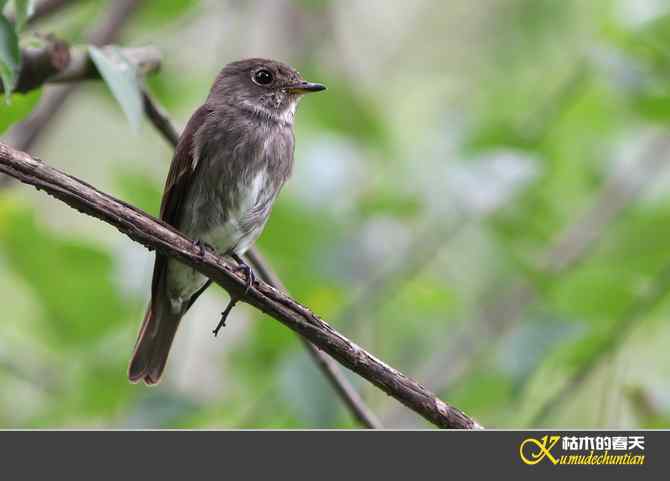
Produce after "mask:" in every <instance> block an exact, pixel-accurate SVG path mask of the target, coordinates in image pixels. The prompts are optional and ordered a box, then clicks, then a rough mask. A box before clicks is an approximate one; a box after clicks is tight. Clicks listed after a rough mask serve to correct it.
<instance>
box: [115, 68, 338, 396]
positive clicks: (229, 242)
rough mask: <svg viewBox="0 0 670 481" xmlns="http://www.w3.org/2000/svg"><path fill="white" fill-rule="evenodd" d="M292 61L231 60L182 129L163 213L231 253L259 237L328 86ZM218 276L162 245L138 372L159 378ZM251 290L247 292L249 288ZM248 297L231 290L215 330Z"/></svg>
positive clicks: (200, 241) (135, 365)
mask: <svg viewBox="0 0 670 481" xmlns="http://www.w3.org/2000/svg"><path fill="white" fill-rule="evenodd" d="M325 88H326V87H325V86H324V85H322V84H319V83H313V82H308V81H306V80H305V79H304V78H303V76H302V75H301V74H300V73H299V72H298V71H296V70H295V69H293V68H292V67H290V66H289V65H287V64H286V63H283V62H280V61H276V60H270V59H263V58H249V59H245V60H240V61H236V62H232V63H229V64H227V65H226V66H225V67H224V68H223V69H222V70H221V71H220V73H219V74H218V75H217V77H216V79H215V81H214V83H213V85H212V88H211V90H210V92H209V95H208V96H207V99H206V100H205V102H204V104H203V105H202V106H200V107H199V108H198V109H197V110H196V111H195V112H194V114H193V115H192V116H191V118H190V120H189V121H188V123H187V125H186V127H185V129H184V131H183V133H182V134H181V136H180V138H179V142H178V144H177V147H176V150H175V154H174V157H173V159H172V164H171V166H170V171H169V173H168V176H167V180H166V182H165V188H164V192H163V197H162V200H161V206H160V218H161V219H162V220H163V221H165V222H166V223H168V224H170V225H171V226H173V227H175V228H176V229H178V230H179V231H181V232H182V233H183V234H184V235H186V236H187V237H189V238H190V239H193V240H194V242H195V244H196V245H197V246H198V247H199V249H201V252H202V253H203V254H204V249H205V248H211V249H213V250H214V251H215V252H216V253H218V254H220V255H224V256H228V257H231V258H232V259H234V260H235V261H236V262H237V265H238V268H239V269H240V270H241V271H243V272H244V274H245V279H246V287H247V289H248V288H249V287H250V285H251V283H253V279H254V275H253V271H252V270H251V268H250V267H249V266H248V265H247V264H246V263H245V262H244V261H243V259H242V256H243V255H244V253H245V252H246V251H247V250H248V249H249V248H250V247H251V246H252V245H253V244H254V242H255V241H256V239H257V238H258V237H259V235H260V234H261V232H262V231H263V228H264V226H265V224H266V222H267V220H268V217H269V215H270V212H271V210H272V206H273V203H274V202H275V200H276V199H277V196H278V195H279V192H280V191H281V189H282V186H283V185H284V183H285V182H286V180H287V179H288V178H289V176H290V175H291V171H292V169H293V155H294V145H295V136H294V132H293V120H294V116H295V113H296V108H297V106H298V103H299V102H300V100H301V99H302V98H303V97H304V95H305V94H307V93H310V92H319V91H321V90H325ZM210 284H211V280H209V279H208V278H207V277H206V276H204V275H202V274H200V273H199V272H197V271H196V270H194V269H192V268H191V267H189V266H187V265H185V264H182V263H181V262H179V261H178V260H175V259H174V258H170V257H167V256H166V255H164V254H161V253H158V252H157V253H156V257H155V262H154V269H153V277H152V282H151V300H150V301H149V305H148V307H147V310H146V314H145V316H144V320H143V322H142V324H141V327H140V330H139V334H138V337H137V342H136V343H135V348H134V351H133V354H132V358H131V360H130V363H129V367H128V379H129V380H130V381H131V382H133V383H137V382H141V381H143V382H144V383H145V384H147V385H154V384H157V383H158V382H159V381H160V379H161V376H162V374H163V371H164V369H165V366H166V363H167V359H168V354H169V352H170V347H171V345H172V342H173V340H174V337H175V334H176V332H177V328H178V327H179V324H180V322H181V319H182V317H183V316H184V314H185V313H186V312H187V311H188V309H189V308H190V307H191V306H192V305H193V304H194V303H195V301H196V300H197V299H198V297H199V296H200V295H201V294H202V293H203V292H204V291H205V290H206V289H207V287H208V286H209V285H210ZM242 295H244V294H242ZM238 300H239V298H235V297H233V296H231V299H230V301H229V303H228V305H227V307H226V309H225V310H224V312H223V313H222V316H221V322H219V325H217V327H216V329H214V331H213V332H214V335H215V336H216V335H217V334H218V331H219V329H220V328H221V327H222V326H223V325H224V323H225V319H226V317H227V315H228V313H229V312H230V310H231V309H232V307H233V306H234V305H235V303H236V302H237V301H238Z"/></svg>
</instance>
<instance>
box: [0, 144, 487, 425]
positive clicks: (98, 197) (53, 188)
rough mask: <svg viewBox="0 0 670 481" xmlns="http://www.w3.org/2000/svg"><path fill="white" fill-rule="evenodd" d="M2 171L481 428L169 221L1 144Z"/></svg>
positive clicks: (393, 391)
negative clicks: (247, 278) (249, 278)
mask: <svg viewBox="0 0 670 481" xmlns="http://www.w3.org/2000/svg"><path fill="white" fill-rule="evenodd" d="M0 171H1V172H3V173H5V174H7V175H10V176H12V177H14V178H16V179H18V180H20V181H21V182H24V183H26V184H29V185H33V186H35V187H36V188H37V189H38V190H44V191H45V192H47V193H48V194H50V195H52V196H54V197H55V198H57V199H59V200H61V201H63V202H65V203H66V204H68V205H69V206H71V207H73V208H74V209H76V210H79V211H80V212H82V213H85V214H88V215H91V216H93V217H96V218H98V219H100V220H102V221H104V222H106V223H108V224H110V225H113V226H114V227H116V228H117V229H118V230H119V231H121V232H123V233H124V234H126V235H127V236H128V237H130V238H131V239H133V240H134V241H136V242H138V243H141V244H143V245H144V246H146V247H147V248H149V249H151V250H158V251H160V252H161V253H163V254H165V255H169V256H172V257H175V258H176V259H178V260H180V261H181V262H183V263H184V264H186V265H189V266H191V267H193V268H194V269H196V270H197V271H198V272H200V273H202V274H204V275H206V276H207V277H209V278H210V279H212V280H213V281H214V282H216V283H217V284H219V285H220V286H221V287H223V288H224V289H226V290H227V291H228V292H229V293H231V294H233V295H238V296H239V295H243V301H244V302H246V303H247V304H250V305H252V306H254V307H255V308H257V309H259V310H260V311H262V312H264V313H265V314H267V315H268V316H270V317H272V318H273V319H275V320H277V321H279V322H281V323H282V324H284V325H285V326H287V327H288V328H290V329H292V330H293V331H295V332H297V333H298V334H300V335H301V336H303V337H305V338H306V339H308V340H309V341H310V342H312V343H313V344H314V345H316V346H317V347H319V348H320V349H322V350H324V351H325V352H327V353H328V354H330V355H331V356H333V358H335V359H336V360H337V361H339V362H340V363H341V364H343V365H344V366H346V367H348V368H349V369H351V370H352V371H354V372H356V373H357V374H359V375H360V376H362V377H363V378H365V379H367V380H368V381H369V382H371V383H372V384H374V385H375V386H377V387H378V388H380V389H381V390H383V391H384V392H386V393H387V394H389V395H390V396H392V397H394V398H395V399H397V400H398V401H400V402H401V403H403V404H404V405H405V406H407V407H408V408H410V409H411V410H413V411H415V412H416V413H418V414H420V415H421V416H423V417H424V418H425V419H426V420H428V421H430V422H431V423H433V424H435V425H436V426H438V427H441V428H454V429H479V428H481V426H480V425H479V424H478V423H477V422H476V421H475V420H474V419H472V418H470V417H469V416H467V415H466V414H465V413H463V412H462V411H461V410H459V409H457V408H455V407H454V406H451V405H449V404H447V403H445V402H444V401H442V400H440V399H439V398H437V397H436V396H435V394H433V393H432V392H430V391H428V390H427V389H426V388H425V387H423V386H422V385H420V384H419V383H417V382H416V381H414V380H413V379H410V378H408V377H407V376H405V375H404V374H402V373H401V372H399V371H397V370H396V369H394V368H392V367H390V366H388V365H387V364H385V363H384V362H382V361H380V360H379V359H377V358H375V357H374V356H372V355H371V354H370V353H368V352H367V351H365V350H364V349H363V348H361V347H360V346H358V345H356V344H354V343H353V342H351V341H350V340H349V339H347V338H346V337H344V336H343V335H342V334H340V333H338V332H337V331H335V330H334V329H333V328H332V327H331V326H329V325H328V324H327V323H326V322H325V321H324V320H323V319H321V318H320V317H318V316H317V315H315V314H314V313H312V312H311V311H310V310H309V309H308V308H306V307H305V306H303V305H301V304H299V303H298V302H297V301H295V300H294V299H292V298H290V297H288V296H287V295H285V294H283V293H281V292H279V291H278V290H276V289H275V288H273V287H271V286H270V285H268V284H266V283H264V282H260V281H258V282H256V283H255V284H254V285H253V286H252V288H251V289H250V290H249V292H248V293H247V294H246V295H244V291H245V280H244V279H243V278H242V277H239V276H238V275H237V274H236V271H235V269H234V267H231V266H230V265H228V263H227V262H226V261H225V259H224V258H222V257H220V256H218V255H216V254H214V253H213V252H212V251H211V250H208V249H204V252H203V251H202V248H201V247H199V246H197V245H196V244H195V243H194V242H193V241H191V240H190V239H187V238H186V237H184V236H183V235H182V234H180V233H179V232H178V231H176V230H175V229H173V228H172V227H170V226H169V225H167V224H165V223H163V222H161V221H159V220H157V219H155V218H153V217H151V216H149V215H148V214H146V213H144V212H142V211H141V210H139V209H137V208H135V207H133V206H131V205H129V204H126V203H124V202H122V201H120V200H117V199H115V198H114V197H112V196H110V195H108V194H106V193H104V192H101V191H99V190H97V189H95V188H94V187H92V186H90V185H88V184H86V183H84V182H82V181H80V180H78V179H76V178H75V177H73V176H70V175H68V174H65V173H63V172H61V171H59V170H57V169H54V168H53V167H50V166H48V165H47V164H46V163H44V162H42V161H40V160H37V159H35V158H33V157H31V156H30V155H28V154H27V153H25V152H21V151H18V150H15V149H13V148H11V147H9V146H8V145H5V144H2V143H0Z"/></svg>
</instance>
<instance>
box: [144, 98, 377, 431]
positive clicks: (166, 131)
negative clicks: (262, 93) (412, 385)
mask: <svg viewBox="0 0 670 481" xmlns="http://www.w3.org/2000/svg"><path fill="white" fill-rule="evenodd" d="M142 98H143V100H144V112H145V114H146V116H147V118H148V119H149V120H150V121H151V123H152V125H153V126H154V127H155V128H156V130H158V131H159V132H160V134H161V135H162V136H163V138H164V139H165V140H166V141H167V142H168V143H169V144H170V145H171V146H172V147H176V145H177V143H178V142H179V132H178V130H177V128H176V127H175V126H174V124H173V123H172V121H171V120H170V117H169V116H168V114H167V113H166V112H165V110H164V109H163V108H162V107H161V106H160V105H159V104H158V102H157V101H156V100H155V99H154V98H153V97H152V96H151V95H150V94H149V92H147V91H146V89H145V90H143V91H142ZM246 257H247V259H249V261H250V262H251V263H252V264H253V265H254V267H255V270H256V272H257V273H258V274H259V275H260V276H261V278H262V279H263V280H264V281H265V282H266V283H268V284H270V285H271V286H272V287H274V288H275V289H277V290H280V291H282V292H285V293H288V291H287V290H286V288H285V287H284V285H283V283H282V282H281V280H280V279H279V276H277V274H276V273H275V272H274V271H273V270H272V268H271V267H270V265H269V264H268V262H267V261H266V260H265V259H264V258H263V256H262V255H261V254H260V252H258V249H256V248H255V247H252V248H251V249H250V251H249V252H248V253H247V255H246ZM301 340H302V342H303V343H304V344H305V347H306V348H307V350H308V351H309V353H310V355H311V356H312V358H313V359H314V361H315V362H316V364H317V366H318V367H319V369H320V370H321V372H323V374H324V375H325V376H326V378H327V379H328V381H330V383H331V385H332V386H333V388H334V389H335V391H336V392H337V393H338V394H339V396H340V397H341V398H342V400H343V401H344V403H345V404H346V406H347V407H348V408H349V411H350V412H351V414H352V415H353V416H354V418H355V419H357V420H358V421H359V422H360V423H361V424H362V425H363V426H365V427H367V428H371V429H380V428H382V427H383V426H382V424H381V422H380V421H379V420H378V419H377V416H375V414H374V413H373V412H372V410H371V409H370V408H369V407H368V406H367V405H366V404H365V402H364V401H363V399H362V398H361V397H360V395H359V394H358V392H357V391H356V389H355V388H354V386H353V385H352V384H351V383H350V382H349V380H348V379H347V378H346V377H345V376H344V374H342V372H340V370H339V368H338V366H337V364H336V363H335V362H334V361H333V359H332V358H331V357H330V356H328V355H327V354H325V353H324V352H322V351H320V350H319V349H318V348H317V347H315V346H314V345H313V344H312V343H310V342H309V341H307V340H306V339H304V338H302V337H301Z"/></svg>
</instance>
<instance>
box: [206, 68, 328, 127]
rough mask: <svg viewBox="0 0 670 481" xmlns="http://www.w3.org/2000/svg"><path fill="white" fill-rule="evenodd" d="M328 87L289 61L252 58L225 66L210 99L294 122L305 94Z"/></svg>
mask: <svg viewBox="0 0 670 481" xmlns="http://www.w3.org/2000/svg"><path fill="white" fill-rule="evenodd" d="M325 88H326V87H325V86H324V85H322V84H318V83H312V82H308V81H306V80H305V79H304V78H303V77H302V75H300V73H299V72H298V71H296V70H295V69H293V68H292V67H290V66H289V65H286V64H285V63H282V62H278V61H275V60H267V59H262V58H250V59H246V60H240V61H238V62H232V63H229V64H228V65H226V66H225V67H224V68H223V70H222V71H221V73H220V74H219V76H218V77H217V79H216V81H215V82H214V85H213V87H212V90H211V92H210V94H209V98H208V103H210V104H214V105H217V104H223V105H226V106H234V107H238V108H241V109H245V110H248V111H249V112H251V113H253V114H255V115H259V116H261V117H267V118H268V119H269V120H275V121H279V122H286V123H289V124H290V123H292V121H293V115H294V113H295V109H296V106H297V104H298V101H299V100H300V99H301V98H302V96H303V95H305V94H307V93H310V92H319V91H321V90H325Z"/></svg>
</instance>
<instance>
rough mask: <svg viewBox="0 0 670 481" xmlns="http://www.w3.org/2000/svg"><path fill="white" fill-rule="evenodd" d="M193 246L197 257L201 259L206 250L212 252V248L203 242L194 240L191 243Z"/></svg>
mask: <svg viewBox="0 0 670 481" xmlns="http://www.w3.org/2000/svg"><path fill="white" fill-rule="evenodd" d="M193 245H194V246H195V248H196V249H198V256H200V258H201V259H202V258H204V257H205V250H206V249H210V250H214V248H213V247H212V246H211V245H209V244H208V243H207V242H203V241H202V240H200V239H198V240H196V241H195V242H194V243H193Z"/></svg>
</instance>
